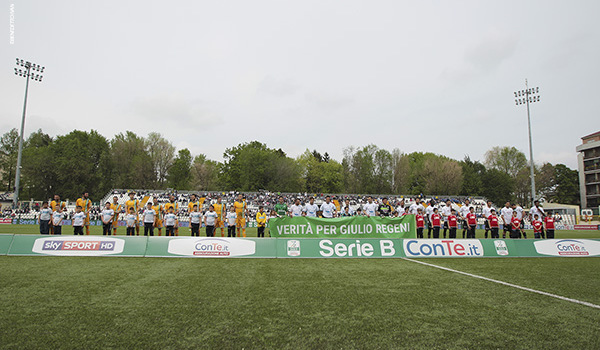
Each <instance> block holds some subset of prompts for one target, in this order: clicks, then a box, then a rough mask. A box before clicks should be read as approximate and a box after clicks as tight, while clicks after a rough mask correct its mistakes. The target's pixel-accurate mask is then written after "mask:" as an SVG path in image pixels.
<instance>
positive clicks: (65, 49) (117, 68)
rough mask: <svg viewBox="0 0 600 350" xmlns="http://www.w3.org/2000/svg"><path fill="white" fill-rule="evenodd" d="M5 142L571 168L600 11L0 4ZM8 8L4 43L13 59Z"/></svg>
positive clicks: (450, 4)
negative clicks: (530, 90) (371, 151)
mask: <svg viewBox="0 0 600 350" xmlns="http://www.w3.org/2000/svg"><path fill="white" fill-rule="evenodd" d="M0 1H1V3H2V12H3V13H4V14H3V15H2V18H3V20H4V21H6V22H5V24H4V25H3V28H4V33H5V34H4V35H3V42H2V44H1V46H0V47H1V48H2V49H1V50H0V62H1V66H2V67H4V68H2V69H0V95H1V96H2V103H1V104H0V133H2V134H3V133H5V132H7V131H8V130H10V129H11V128H13V127H17V128H18V127H19V125H20V121H21V113H22V107H23V95H24V88H25V79H23V78H20V77H16V76H15V75H14V72H13V68H14V66H15V58H16V57H19V58H24V59H27V60H30V61H32V62H34V63H39V64H41V65H44V66H46V72H45V74H44V80H43V82H42V83H41V84H40V83H37V82H32V83H31V84H30V89H29V101H28V110H27V120H26V128H25V129H26V135H28V134H29V133H31V132H32V131H35V130H37V129H39V128H42V130H43V131H44V132H46V133H49V134H50V135H52V136H55V135H62V134H66V133H68V132H70V131H71V130H73V129H79V130H88V131H89V130H90V129H95V130H98V131H99V132H100V133H101V134H103V135H104V136H106V137H108V138H112V137H113V136H114V135H115V134H118V133H120V132H124V131H126V130H131V131H133V132H135V133H137V134H139V135H147V134H148V133H149V132H151V131H158V132H160V133H162V134H163V136H165V137H166V138H167V139H169V140H171V141H172V142H173V144H175V146H177V147H178V148H185V147H187V148H189V149H190V150H191V151H192V153H193V154H199V153H204V154H206V155H207V156H208V157H209V158H211V159H214V160H218V161H221V160H222V155H223V151H224V150H225V148H227V147H233V146H236V145H237V144H239V143H241V142H247V141H252V140H258V141H261V142H264V143H266V144H267V145H268V146H269V147H271V148H282V149H283V150H284V151H285V152H286V153H287V154H288V155H290V156H292V157H296V156H297V155H299V154H300V153H302V152H303V151H304V150H305V149H306V148H309V149H311V150H312V149H316V150H318V151H320V152H321V153H323V152H329V154H330V155H331V156H332V157H333V158H334V159H337V160H341V158H342V150H343V149H344V148H345V147H347V146H351V145H354V146H364V145H367V144H371V143H372V144H375V145H377V146H378V147H380V148H385V149H388V150H390V151H391V150H392V149H393V148H399V149H400V150H401V151H403V152H413V151H423V152H434V153H438V154H443V155H446V156H449V157H452V158H455V159H462V158H464V156H465V155H469V156H470V157H471V158H472V159H476V160H483V158H484V153H485V151H486V150H488V149H490V148H491V147H494V146H515V147H517V148H518V149H520V150H521V151H523V152H525V153H526V154H527V155H528V154H529V153H528V152H529V148H528V139H527V112H526V108H525V106H515V102H514V96H513V91H515V90H518V89H524V88H525V78H527V79H529V82H530V86H539V87H540V92H541V101H540V102H539V103H536V104H533V105H532V106H531V118H532V130H533V140H534V141H533V142H534V145H533V146H534V159H535V161H536V163H542V162H551V163H564V164H566V165H568V166H569V167H572V168H576V166H577V158H576V156H577V155H576V152H575V147H576V146H577V145H578V144H580V143H581V139H580V138H581V137H582V136H584V135H587V134H590V133H593V132H596V131H599V130H600V116H599V111H600V98H599V97H598V96H600V88H599V82H600V68H599V67H598V65H599V64H600V24H599V23H600V22H599V21H598V15H599V14H600V2H599V1H592V0H590V1H547V0H546V1H506V0H503V1H398V0H394V1H374V0H365V1H355V0H344V1H324V0H318V1H312V0H302V1H275V0H273V1H262V0H253V1H247V0H240V1H227V0H221V1H164V0H163V1H152V0H144V1H125V0H123V1H94V2H91V1H61V0H58V1H16V0H13V1H10V0H9V1H6V0H0ZM11 6H13V7H12V9H14V13H13V15H14V17H13V18H14V22H13V23H14V27H13V28H14V37H13V39H14V43H12V44H11V38H10V37H11V32H10V30H9V29H10V18H11V11H12V10H11Z"/></svg>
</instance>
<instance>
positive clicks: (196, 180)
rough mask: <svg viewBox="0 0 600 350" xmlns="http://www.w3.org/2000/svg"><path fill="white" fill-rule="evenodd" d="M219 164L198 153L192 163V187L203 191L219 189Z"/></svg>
mask: <svg viewBox="0 0 600 350" xmlns="http://www.w3.org/2000/svg"><path fill="white" fill-rule="evenodd" d="M219 168H220V164H219V163H218V162H215V161H214V160H210V159H208V158H206V155H204V154H200V155H197V156H196V157H195V158H194V162H193V164H192V187H193V188H194V189H198V190H203V191H215V190H219V189H220V188H219Z"/></svg>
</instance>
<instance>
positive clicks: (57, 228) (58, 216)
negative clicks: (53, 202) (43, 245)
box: [52, 206, 67, 235]
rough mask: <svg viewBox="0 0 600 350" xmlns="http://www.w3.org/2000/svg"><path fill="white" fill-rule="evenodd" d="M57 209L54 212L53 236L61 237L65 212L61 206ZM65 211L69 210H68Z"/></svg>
mask: <svg viewBox="0 0 600 350" xmlns="http://www.w3.org/2000/svg"><path fill="white" fill-rule="evenodd" d="M55 209H56V210H54V212H53V213H52V227H53V228H54V230H53V234H55V235H60V234H62V224H63V220H64V219H65V212H64V211H63V208H61V207H60V206H56V207H55ZM64 210H67V208H65V209H64Z"/></svg>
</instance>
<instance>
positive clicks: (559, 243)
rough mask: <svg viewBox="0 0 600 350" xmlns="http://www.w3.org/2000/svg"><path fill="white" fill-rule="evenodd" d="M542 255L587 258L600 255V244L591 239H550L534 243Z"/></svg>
mask: <svg viewBox="0 0 600 350" xmlns="http://www.w3.org/2000/svg"><path fill="white" fill-rule="evenodd" d="M533 244H534V246H535V250H536V251H537V252H538V253H539V254H542V255H551V256H573V257H586V256H598V255H600V242H599V241H592V240H589V239H549V240H541V241H536V242H534V243H533Z"/></svg>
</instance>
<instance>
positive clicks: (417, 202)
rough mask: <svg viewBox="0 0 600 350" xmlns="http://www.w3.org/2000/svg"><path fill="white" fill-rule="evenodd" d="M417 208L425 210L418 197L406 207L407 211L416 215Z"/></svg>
mask: <svg viewBox="0 0 600 350" xmlns="http://www.w3.org/2000/svg"><path fill="white" fill-rule="evenodd" d="M419 209H421V211H422V212H424V211H425V207H424V206H423V204H421V199H420V198H415V202H414V203H413V204H411V205H410V207H409V208H408V211H409V212H410V213H411V214H412V215H417V211H418V210H419Z"/></svg>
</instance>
